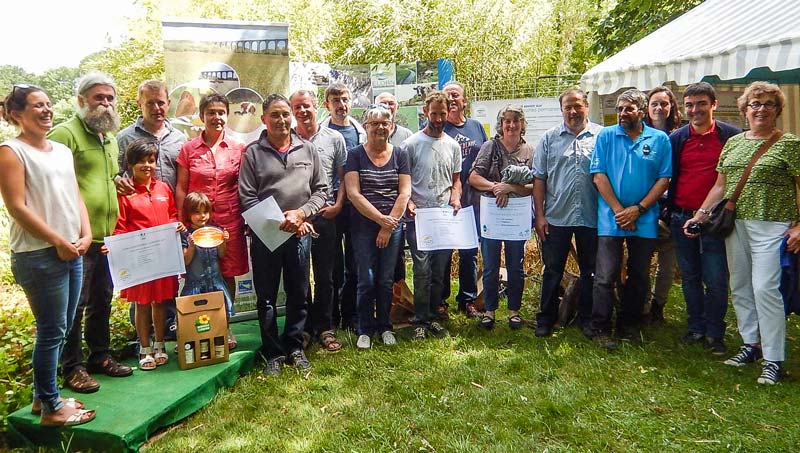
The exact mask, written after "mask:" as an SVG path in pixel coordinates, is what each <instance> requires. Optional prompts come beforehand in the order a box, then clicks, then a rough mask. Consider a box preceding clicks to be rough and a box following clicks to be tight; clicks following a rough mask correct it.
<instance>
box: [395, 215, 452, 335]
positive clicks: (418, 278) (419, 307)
mask: <svg viewBox="0 0 800 453" xmlns="http://www.w3.org/2000/svg"><path fill="white" fill-rule="evenodd" d="M406 240H407V241H408V246H409V248H410V249H411V258H413V260H414V266H413V269H414V319H413V320H412V321H411V322H412V324H414V325H427V324H428V323H430V320H431V313H435V312H436V308H438V307H439V305H440V304H441V303H442V293H443V287H444V285H449V284H450V280H449V279H447V280H446V281H445V280H444V269H445V267H447V263H448V260H449V259H450V254H451V253H452V250H434V251H430V252H423V251H422V250H420V249H419V248H417V229H416V225H415V224H414V222H409V223H406Z"/></svg>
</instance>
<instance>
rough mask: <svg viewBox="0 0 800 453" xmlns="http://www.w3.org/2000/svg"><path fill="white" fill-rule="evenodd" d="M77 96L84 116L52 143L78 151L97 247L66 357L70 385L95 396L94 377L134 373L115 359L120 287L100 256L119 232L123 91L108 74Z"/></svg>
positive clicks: (88, 80) (56, 131) (58, 130)
mask: <svg viewBox="0 0 800 453" xmlns="http://www.w3.org/2000/svg"><path fill="white" fill-rule="evenodd" d="M77 95H78V113H77V114H76V115H75V117H73V118H72V119H70V120H69V121H66V122H64V123H61V124H59V125H58V126H56V127H54V128H53V129H51V130H50V132H49V133H48V138H49V139H51V140H54V141H57V142H60V143H63V144H64V145H66V146H67V148H69V149H70V150H72V154H73V158H74V161H75V174H76V175H77V177H78V187H79V189H80V192H81V196H82V197H83V200H84V202H85V203H86V208H87V210H88V212H89V221H90V223H91V227H92V245H91V246H90V247H89V250H88V251H87V252H86V255H84V257H83V286H82V288H81V296H80V299H79V301H78V309H77V311H76V313H75V319H74V322H73V323H72V329H71V330H70V331H69V333H68V334H67V340H66V343H65V344H64V351H63V353H62V355H61V371H62V373H63V375H64V381H65V385H66V386H67V387H69V388H70V389H72V390H73V391H75V392H78V393H92V392H96V391H97V390H98V389H99V388H100V384H99V383H98V382H97V381H96V380H95V379H94V378H93V377H92V376H90V375H89V373H88V372H92V373H104V374H106V375H108V376H113V377H122V376H130V375H131V374H132V373H133V370H131V368H130V367H128V366H126V365H122V364H120V363H118V362H117V361H116V360H114V358H113V357H112V356H111V335H110V330H109V317H110V316H111V297H112V295H113V291H114V288H113V286H112V283H111V274H110V273H109V269H108V259H107V258H106V256H105V255H104V254H103V253H101V251H100V247H102V245H103V238H104V237H106V236H110V235H111V233H112V232H113V231H114V227H115V226H116V224H117V215H118V214H119V206H118V205H117V193H116V187H115V186H114V175H116V174H117V171H118V167H117V154H118V153H119V150H118V148H117V141H116V139H115V138H114V135H113V134H111V132H112V131H114V130H116V129H117V128H118V127H119V114H118V113H117V111H116V104H117V87H116V85H115V84H114V81H113V80H112V79H111V77H109V76H108V75H106V74H104V73H102V72H96V71H92V72H89V73H88V74H86V75H84V76H83V77H81V79H80V80H78V85H77ZM84 318H85V322H86V329H83V321H84ZM82 333H83V335H82ZM81 337H83V339H85V340H86V345H87V346H88V347H89V357H88V360H87V361H84V358H83V348H82V341H81ZM87 370H88V372H87Z"/></svg>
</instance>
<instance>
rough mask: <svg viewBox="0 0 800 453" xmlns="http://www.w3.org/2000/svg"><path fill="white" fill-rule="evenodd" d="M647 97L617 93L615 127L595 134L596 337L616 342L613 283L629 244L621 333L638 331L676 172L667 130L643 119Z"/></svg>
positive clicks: (633, 336) (607, 345) (606, 344)
mask: <svg viewBox="0 0 800 453" xmlns="http://www.w3.org/2000/svg"><path fill="white" fill-rule="evenodd" d="M646 109H647V96H646V95H645V94H644V93H642V92H641V91H639V90H635V89H632V90H627V91H625V92H623V93H622V94H620V95H619V97H618V98H617V121H618V124H617V125H615V126H608V127H605V128H603V129H602V130H601V131H600V133H599V134H597V140H596V142H595V147H594V153H593V154H592V163H591V166H590V168H589V172H590V173H592V175H593V179H594V184H595V186H597V191H598V193H599V195H598V199H597V205H598V206H597V234H598V243H597V262H596V264H595V277H594V287H593V291H592V296H593V305H592V329H593V330H594V341H595V343H596V344H597V345H598V346H600V347H601V348H604V349H615V348H616V347H617V343H616V341H615V340H614V339H613V338H612V337H611V333H612V314H613V313H612V312H613V307H614V298H615V290H616V287H617V282H618V280H619V276H620V271H621V268H622V257H623V253H622V252H623V245H625V246H626V249H627V256H628V260H627V276H626V279H625V282H624V284H623V286H622V291H621V294H622V296H621V300H620V310H618V313H617V320H616V335H617V337H618V338H620V339H623V340H637V339H638V338H640V333H639V331H638V330H639V322H640V318H641V314H642V307H643V306H644V302H645V299H646V298H647V295H648V292H649V286H650V272H649V271H650V259H651V258H652V255H653V248H654V246H655V239H656V237H657V235H658V198H659V197H661V195H662V194H663V193H664V191H665V190H666V189H667V186H668V185H669V178H670V176H671V175H672V149H671V148H670V143H669V137H667V134H665V133H664V132H661V131H659V130H658V129H654V128H652V127H650V126H648V125H647V124H645V123H644V116H645V113H646Z"/></svg>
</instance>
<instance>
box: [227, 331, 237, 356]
mask: <svg viewBox="0 0 800 453" xmlns="http://www.w3.org/2000/svg"><path fill="white" fill-rule="evenodd" d="M238 345H239V342H238V341H236V337H235V336H234V335H233V331H232V330H231V328H230V327H228V351H233V350H234V349H236V346H238Z"/></svg>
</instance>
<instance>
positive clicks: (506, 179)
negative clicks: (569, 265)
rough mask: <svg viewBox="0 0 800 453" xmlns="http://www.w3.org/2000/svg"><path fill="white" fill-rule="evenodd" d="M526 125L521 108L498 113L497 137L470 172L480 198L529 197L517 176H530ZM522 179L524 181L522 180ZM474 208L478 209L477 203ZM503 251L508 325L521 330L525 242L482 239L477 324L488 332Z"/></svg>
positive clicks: (505, 200) (502, 200)
mask: <svg viewBox="0 0 800 453" xmlns="http://www.w3.org/2000/svg"><path fill="white" fill-rule="evenodd" d="M527 126H528V122H527V121H526V120H525V113H524V112H523V111H522V108H521V107H519V106H516V105H507V106H506V107H504V108H503V109H502V110H500V112H499V113H498V114H497V125H496V126H495V130H497V136H495V138H493V139H492V140H489V141H487V142H486V143H484V144H483V146H481V150H480V151H479V152H478V156H477V157H476V158H475V163H474V164H473V165H472V170H471V171H470V174H469V184H470V186H472V188H473V189H474V190H475V192H476V193H479V194H480V196H483V197H493V198H494V199H495V203H496V204H497V206H498V207H500V208H503V207H505V206H506V205H507V204H508V198H509V197H517V196H520V197H524V196H528V195H530V194H531V187H530V185H527V183H520V181H521V180H520V179H519V177H518V176H519V175H520V174H526V173H530V170H529V169H530V166H531V160H532V158H533V148H531V146H530V145H528V144H527V143H526V142H525V140H524V139H523V138H522V134H523V133H524V131H525V128H526V127H527ZM523 179H524V178H523ZM473 206H480V203H479V202H478V200H475V202H473ZM501 245H503V246H504V248H505V257H506V268H507V270H508V290H507V296H508V325H509V327H511V328H512V329H518V328H520V327H522V318H521V317H520V316H519V309H520V307H521V305H522V290H523V288H524V285H525V282H524V273H523V270H522V261H523V259H524V258H525V240H519V241H517V240H497V239H489V238H485V237H484V238H481V256H482V259H483V288H484V294H485V295H486V296H485V306H484V308H485V309H486V312H485V314H484V315H483V317H481V318H480V320H479V321H478V325H479V326H481V327H483V328H485V329H487V330H488V329H491V328H493V327H494V322H495V311H496V310H497V305H498V296H499V281H500V247H501Z"/></svg>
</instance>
